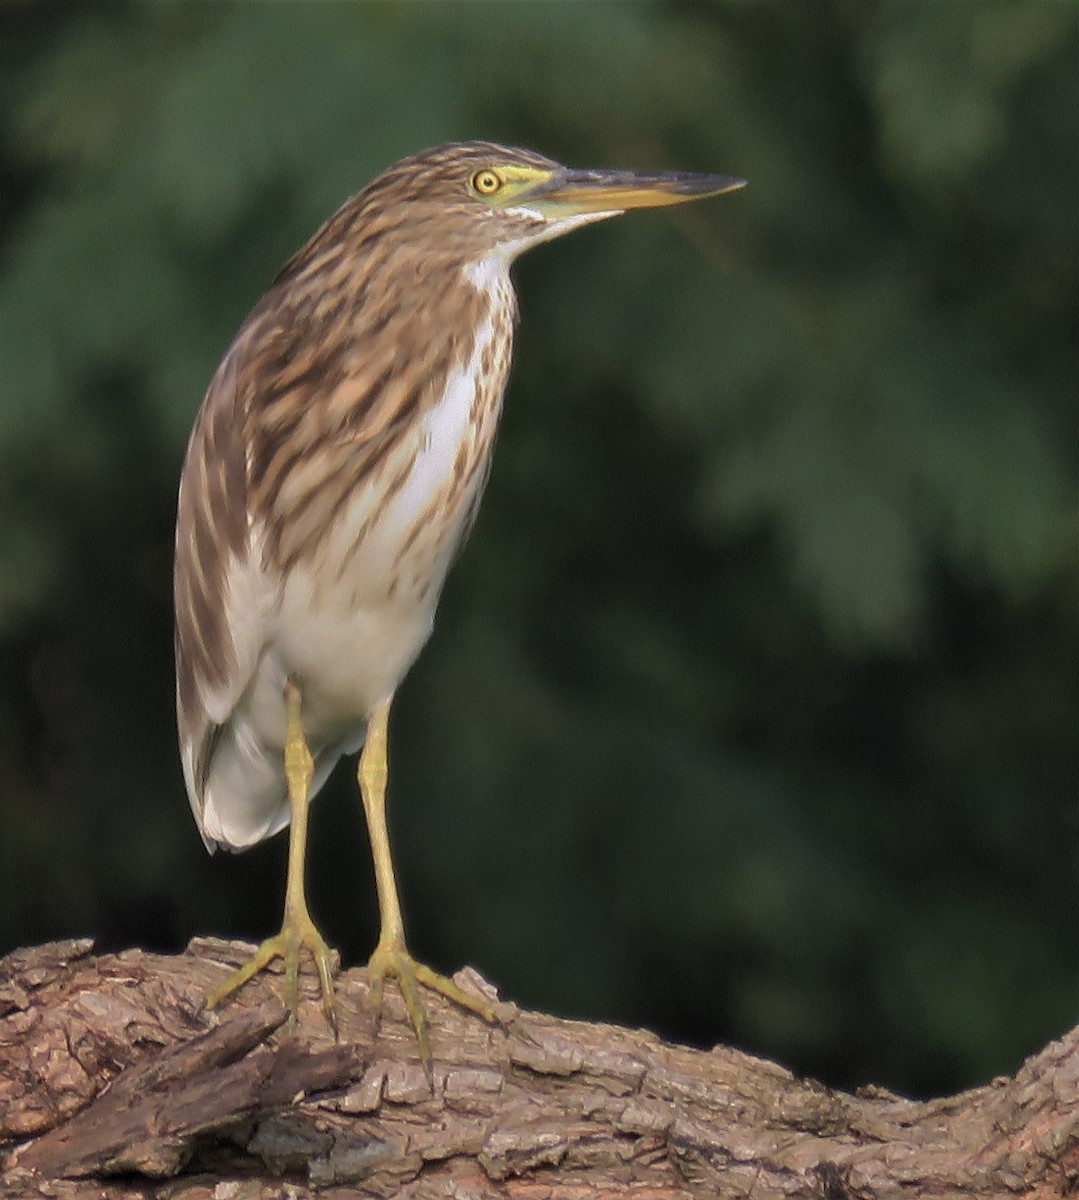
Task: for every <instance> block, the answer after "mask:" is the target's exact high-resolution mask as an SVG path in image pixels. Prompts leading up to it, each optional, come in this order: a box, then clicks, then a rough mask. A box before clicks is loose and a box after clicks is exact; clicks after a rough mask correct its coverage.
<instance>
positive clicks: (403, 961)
mask: <svg viewBox="0 0 1079 1200" xmlns="http://www.w3.org/2000/svg"><path fill="white" fill-rule="evenodd" d="M387 975H392V976H394V977H395V978H396V980H397V984H398V986H399V987H400V989H401V996H402V998H403V999H404V1002H405V1010H406V1011H407V1013H408V1020H409V1023H410V1024H411V1026H412V1028H413V1030H414V1031H415V1033H416V1042H417V1045H418V1047H419V1052H420V1062H421V1063H423V1069H424V1071H425V1072H426V1074H427V1082H428V1083H429V1084H430V1086H431V1090H432V1091H434V1086H435V1078H434V1068H433V1065H432V1059H431V1030H430V1025H429V1023H428V1020H427V1013H426V1011H425V1010H424V1007H423V1001H422V999H421V998H420V987H421V985H422V986H423V987H426V988H430V989H431V990H432V991H434V992H438V993H439V994H440V995H443V996H445V997H446V999H447V1000H451V1001H452V1002H453V1003H454V1004H457V1005H460V1007H462V1008H465V1009H467V1010H468V1011H469V1012H474V1013H476V1015H477V1016H480V1017H482V1018H483V1019H484V1020H485V1021H487V1022H488V1023H489V1024H491V1025H495V1024H498V1023H499V1018H498V1014H497V1013H496V1012H495V1010H494V1007H493V1006H492V1005H491V1004H489V1003H488V1002H487V1001H486V1000H484V999H482V998H481V997H479V996H474V995H472V993H471V992H466V991H465V990H464V989H463V988H461V987H458V986H457V984H456V983H454V981H453V980H452V979H449V978H447V977H446V976H445V975H440V974H439V973H438V972H437V971H432V970H431V968H430V967H428V966H426V965H425V964H423V963H421V962H417V961H416V960H415V959H414V958H413V957H412V955H411V954H409V952H408V951H407V950H406V949H405V947H404V946H403V945H395V944H394V943H392V942H380V943H379V944H378V946H377V947H376V948H375V952H374V954H372V955H371V958H370V961H369V962H368V964H367V981H368V985H367V986H368V992H367V1006H368V1008H369V1009H370V1010H371V1013H372V1015H373V1017H374V1021H375V1036H376V1037H377V1036H378V1030H379V1027H380V1025H381V1021H382V1003H383V999H384V997H385V982H386V976H387Z"/></svg>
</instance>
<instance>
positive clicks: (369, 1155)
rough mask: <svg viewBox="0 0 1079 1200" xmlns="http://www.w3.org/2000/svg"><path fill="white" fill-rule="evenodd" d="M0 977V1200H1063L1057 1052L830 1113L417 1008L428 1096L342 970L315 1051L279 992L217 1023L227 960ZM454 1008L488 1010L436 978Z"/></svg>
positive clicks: (1062, 1061)
mask: <svg viewBox="0 0 1079 1200" xmlns="http://www.w3.org/2000/svg"><path fill="white" fill-rule="evenodd" d="M91 950H92V948H91V945H90V943H89V942H85V941H82V942H65V943H57V944H53V945H49V946H42V947H37V948H35V949H31V950H24V951H18V952H16V953H14V954H12V955H9V956H8V957H7V958H6V959H3V960H0V1196H3V1197H5V1198H7V1197H12V1198H14V1197H37V1196H49V1197H56V1198H58V1200H59V1198H66V1197H76V1196H78V1197H101V1198H102V1200H120V1198H124V1200H127V1198H134V1197H162V1198H164V1197H169V1198H170V1200H176V1198H180V1197H182V1198H184V1200H197V1198H203V1197H205V1198H207V1200H209V1198H210V1197H213V1198H214V1200H268V1198H270V1197H284V1196H289V1197H293V1198H297V1200H299V1198H303V1197H308V1196H314V1195H316V1194H317V1195H319V1196H322V1197H326V1198H331V1197H344V1196H356V1195H357V1194H360V1195H363V1194H370V1195H377V1196H396V1197H415V1198H417V1200H419V1198H421V1197H423V1198H426V1200H436V1198H439V1197H455V1198H457V1200H466V1198H468V1200H471V1198H473V1197H485V1196H497V1197H515V1198H529V1200H540V1198H543V1200H570V1198H574V1200H582V1198H584V1197H601V1198H602V1197H615V1196H619V1197H623V1196H624V1197H630V1198H632V1200H646V1198H647V1200H661V1198H674V1197H679V1198H685V1200H688V1198H690V1197H697V1196H708V1197H717V1196H718V1197H727V1196H731V1197H733V1196H738V1197H750V1196H752V1197H753V1198H754V1200H772V1198H778V1197H814V1198H816V1200H844V1198H847V1200H854V1198H865V1200H868V1198H869V1197H875V1198H886V1197H895V1196H904V1197H910V1196H917V1197H945V1196H947V1197H978V1198H982V1197H1018V1196H1022V1197H1031V1198H1034V1197H1037V1198H1039V1200H1043V1198H1048V1197H1063V1196H1066V1195H1071V1194H1074V1193H1076V1192H1077V1191H1079V1030H1077V1031H1073V1032H1072V1033H1070V1034H1069V1035H1068V1036H1067V1037H1065V1038H1063V1039H1062V1040H1061V1041H1059V1042H1055V1043H1053V1044H1051V1045H1050V1046H1048V1047H1047V1048H1046V1049H1044V1050H1043V1051H1041V1053H1039V1054H1037V1055H1036V1056H1034V1057H1033V1058H1031V1059H1030V1060H1029V1061H1028V1062H1027V1063H1026V1064H1025V1065H1024V1066H1023V1067H1022V1069H1021V1070H1020V1071H1019V1072H1018V1074H1017V1075H1016V1076H1015V1077H1014V1078H1012V1079H997V1080H994V1081H993V1082H992V1083H991V1084H989V1085H987V1086H986V1087H982V1088H977V1089H975V1090H973V1091H969V1092H965V1093H963V1094H961V1095H958V1096H952V1097H949V1098H947V1099H942V1100H934V1101H929V1102H925V1103H919V1102H914V1101H911V1100H905V1099H903V1098H901V1097H899V1096H895V1095H892V1094H890V1093H888V1092H886V1091H883V1090H879V1089H867V1090H864V1091H862V1092H859V1093H858V1094H857V1095H846V1094H844V1093H842V1092H837V1091H834V1090H832V1089H829V1088H826V1087H824V1086H822V1085H821V1084H819V1083H816V1082H814V1081H813V1080H809V1079H799V1078H796V1077H795V1076H794V1075H792V1074H791V1073H790V1072H789V1071H786V1070H784V1069H783V1068H782V1067H779V1066H777V1065H775V1064H773V1063H769V1062H764V1061H762V1060H760V1059H755V1058H751V1057H750V1056H748V1055H745V1054H741V1053H739V1052H737V1051H735V1050H729V1049H725V1048H723V1047H717V1048H716V1049H714V1050H712V1051H698V1050H691V1049H688V1048H685V1047H681V1046H672V1045H668V1044H666V1043H664V1042H661V1041H659V1040H658V1039H656V1038H655V1037H653V1036H651V1035H650V1034H648V1033H645V1032H640V1031H635V1030H628V1029H621V1028H617V1027H614V1026H609V1025H588V1024H583V1023H580V1022H573V1021H560V1020H556V1019H554V1018H552V1017H547V1016H543V1015H540V1014H536V1013H525V1012H519V1011H518V1010H516V1009H515V1008H514V1007H513V1006H511V1005H503V1006H502V1015H503V1019H504V1025H503V1026H502V1027H489V1026H486V1025H484V1024H483V1023H482V1022H481V1021H479V1020H478V1019H476V1018H474V1017H471V1016H468V1015H466V1014H463V1013H460V1012H458V1011H456V1010H454V1009H453V1008H451V1007H450V1006H448V1005H446V1004H444V1003H442V1002H441V1000H440V999H438V998H437V997H434V996H431V997H429V998H428V1000H427V1004H428V1011H429V1013H430V1016H431V1019H432V1032H433V1043H434V1047H435V1064H434V1089H433V1091H432V1090H431V1087H430V1085H429V1083H428V1079H427V1076H426V1075H425V1073H424V1071H423V1069H422V1068H421V1066H420V1064H419V1063H418V1061H417V1058H416V1046H415V1040H414V1038H413V1036H412V1034H411V1032H410V1030H409V1029H408V1027H407V1025H406V1024H405V1023H404V1012H403V1006H402V1005H401V1004H400V1000H399V997H398V995H397V993H396V991H395V989H393V988H392V986H391V987H390V988H388V989H387V1005H386V1007H387V1013H386V1016H385V1018H384V1020H383V1022H382V1027H381V1030H379V1031H378V1033H377V1036H376V1033H375V1030H374V1025H373V1021H372V1019H371V1016H370V1015H369V1013H368V1011H367V1009H366V1007H365V999H366V994H367V990H366V981H365V978H364V973H363V972H362V971H360V970H353V971H348V972H346V973H344V974H343V975H341V976H340V977H339V979H338V1007H339V1016H340V1023H341V1040H340V1042H339V1043H337V1044H335V1043H334V1042H333V1041H332V1039H331V1037H330V1035H329V1031H328V1029H327V1028H326V1025H325V1022H324V1019H323V1017H322V1015H321V1012H320V1010H319V1006H318V1002H317V993H316V989H315V985H314V981H313V980H312V979H310V978H304V980H303V981H302V988H303V1002H302V1005H301V1015H300V1032H299V1034H298V1035H297V1036H293V1037H289V1036H285V1035H284V1033H283V1031H282V1030H281V1029H280V1027H281V1026H282V1024H283V1023H284V1020H285V1015H286V1014H285V1012H284V1010H283V1009H282V1008H281V1006H280V1002H279V1000H278V998H277V995H276V989H277V988H279V987H280V978H279V977H274V976H273V975H269V976H266V975H264V976H262V977H261V978H259V979H257V980H256V981H254V982H253V983H252V984H249V985H248V986H247V987H246V988H244V989H243V990H242V991H241V992H240V994H239V995H238V996H237V997H236V998H235V1000H233V1001H232V1002H230V1003H229V1004H228V1005H227V1006H226V1007H225V1009H224V1010H223V1011H222V1012H220V1013H212V1014H208V1013H204V1012H202V1011H201V1010H200V1003H201V998H202V996H203V995H204V994H205V992H206V991H207V989H208V987H209V985H210V984H211V983H213V982H216V981H218V980H219V979H220V978H221V976H222V973H223V972H224V970H225V969H226V968H227V967H231V966H232V965H234V964H236V963H237V962H238V961H239V960H240V959H241V958H242V957H243V956H245V955H246V954H247V953H248V952H249V950H250V947H247V946H245V945H242V944H239V943H227V942H217V941H202V940H200V941H198V942H196V943H193V944H192V945H191V946H190V947H189V948H188V950H187V952H186V953H184V954H182V955H178V956H175V957H168V956H163V955H155V954H147V953H144V952H142V951H137V950H132V951H128V952H125V953H123V954H117V955H101V956H96V957H95V956H93V955H92V953H91ZM458 978H459V981H460V982H462V984H463V986H466V987H474V988H477V987H478V988H480V989H481V990H485V991H487V992H488V993H489V994H490V989H489V988H488V985H486V984H485V983H484V982H483V981H482V980H481V979H480V978H479V977H478V976H476V975H475V974H474V973H471V972H462V973H461V974H460V975H459V977H458Z"/></svg>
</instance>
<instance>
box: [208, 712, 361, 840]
mask: <svg viewBox="0 0 1079 1200" xmlns="http://www.w3.org/2000/svg"><path fill="white" fill-rule="evenodd" d="M362 744H363V736H362V733H361V734H360V736H359V739H358V740H357V739H356V738H355V737H353V738H350V739H349V740H348V741H346V742H336V743H334V744H332V745H328V746H323V747H319V748H315V747H312V756H313V758H314V760H315V771H314V775H313V777H312V779H311V790H310V795H311V796H312V797H314V796H315V794H316V793H317V792H318V791H319V789H320V788H321V787H322V785H323V784H324V783H325V782H326V780H327V779H328V778H329V775H330V772H331V771H332V770H333V768H334V766H335V765H336V763H337V760H338V759H339V758H340V757H341V756H342V754H346V753H351V752H352V751H354V750H358V749H359V748H360V746H361V745H362ZM290 819H291V812H290V809H289V800H288V784H287V782H286V780H285V756H284V751H283V750H282V748H281V747H280V746H270V745H267V744H266V743H265V742H263V741H262V740H261V739H259V738H258V737H257V735H256V734H255V731H254V730H253V729H252V727H251V725H250V723H249V722H247V721H243V720H236V719H234V720H233V721H230V722H229V724H228V726H227V727H226V728H224V729H222V730H221V732H220V737H219V740H218V741H217V743H216V744H215V746H214V753H213V761H212V763H211V764H210V769H209V772H208V773H207V777H206V781H205V785H204V788H203V803H202V819H201V821H200V825H201V829H202V837H203V841H205V843H206V845H207V847H208V849H210V850H211V851H213V850H216V849H217V848H218V847H219V846H220V847H223V848H224V849H226V850H233V851H240V850H247V849H249V848H250V847H251V846H254V845H255V844H256V843H257V842H261V841H265V839H266V838H269V837H273V835H274V834H275V833H278V832H279V831H280V830H282V829H284V828H285V826H286V825H287V824H288V823H289V820H290Z"/></svg>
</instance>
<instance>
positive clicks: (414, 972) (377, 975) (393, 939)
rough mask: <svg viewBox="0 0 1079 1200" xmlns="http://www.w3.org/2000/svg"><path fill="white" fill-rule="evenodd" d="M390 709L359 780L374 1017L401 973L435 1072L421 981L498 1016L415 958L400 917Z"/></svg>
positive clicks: (369, 744)
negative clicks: (375, 916) (369, 878)
mask: <svg viewBox="0 0 1079 1200" xmlns="http://www.w3.org/2000/svg"><path fill="white" fill-rule="evenodd" d="M389 715H390V705H389V701H387V702H386V703H385V704H383V705H382V706H381V707H379V708H377V709H376V710H375V711H374V712H373V713H372V714H371V717H370V719H369V721H368V723H367V737H366V739H365V741H364V744H363V753H362V754H361V755H360V766H359V771H358V775H359V781H360V795H361V796H362V797H363V810H364V813H365V814H366V816H367V832H368V834H369V835H370V838H371V854H372V856H373V857H374V860H375V885H376V887H377V888H378V910H379V917H380V919H381V932H380V934H379V939H378V945H377V946H376V947H375V952H374V954H372V955H371V959H370V961H369V962H368V964H367V978H368V980H369V983H370V1004H371V1007H372V1009H373V1010H374V1012H375V1017H376V1019H378V1017H379V1016H380V1015H381V1012H382V994H383V985H384V983H385V979H386V976H387V975H394V976H396V977H397V982H398V984H399V986H400V988H401V995H402V996H403V997H404V1001H405V1008H406V1009H407V1010H408V1018H409V1020H410V1021H411V1022H412V1027H413V1029H415V1031H416V1041H417V1042H418V1043H419V1049H420V1060H421V1061H422V1062H423V1065H424V1067H425V1068H426V1070H427V1074H428V1077H430V1076H431V1035H430V1032H429V1031H428V1028H427V1014H426V1013H425V1012H424V1010H423V1004H422V1002H421V1000H420V995H419V985H420V984H423V986H424V987H429V988H431V989H432V990H434V991H436V992H441V993H442V995H443V996H445V997H447V999H449V1000H452V1001H453V1002H454V1003H455V1004H460V1005H461V1006H462V1007H463V1008H467V1009H468V1010H469V1011H471V1012H474V1013H477V1014H478V1015H479V1016H481V1017H483V1019H484V1020H485V1021H491V1022H494V1021H497V1020H498V1017H497V1016H496V1014H495V1011H494V1009H493V1008H492V1007H491V1005H490V1004H488V1003H487V1002H486V1001H484V1000H481V999H480V998H479V997H478V996H472V995H470V994H469V993H468V992H466V991H464V990H463V989H461V988H459V987H458V986H457V984H455V983H454V982H453V980H452V979H447V978H446V976H445V975H439V974H438V973H437V972H436V971H432V970H431V968H430V967H426V966H424V965H423V963H419V962H417V961H416V960H415V959H414V958H413V957H412V955H411V954H409V952H408V949H407V947H406V946H405V926H404V922H403V921H402V920H401V904H400V901H399V900H398V898H397V883H396V881H395V879H394V877H393V859H392V858H391V856H390V839H389V834H388V833H387V831H386V778H387V766H386V751H387V745H386V726H387V722H388V720H389Z"/></svg>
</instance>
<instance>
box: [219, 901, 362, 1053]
mask: <svg viewBox="0 0 1079 1200" xmlns="http://www.w3.org/2000/svg"><path fill="white" fill-rule="evenodd" d="M304 946H306V947H307V949H308V950H309V951H310V952H311V957H312V958H313V959H314V960H315V967H316V969H317V971H318V977H319V987H320V990H321V994H322V1011H323V1012H324V1013H325V1015H326V1020H327V1022H328V1024H329V1026H330V1028H331V1029H332V1030H333V1036H334V1041H337V1040H338V1030H337V1008H336V1005H335V1003H334V991H333V951H332V950H331V949H330V948H329V946H328V945H327V944H326V941H325V939H324V938H323V936H322V934H321V933H319V931H318V929H317V928H316V926H315V923H314V922H313V921H312V920H311V918H310V916H308V915H307V913H306V912H303V913H297V914H292V915H288V916H286V917H285V923H284V925H282V927H281V932H280V933H278V934H275V935H274V936H273V937H271V938H267V939H266V940H265V941H264V942H263V943H262V945H261V946H259V948H258V949H257V950H256V951H255V953H254V954H252V955H251V957H250V958H249V959H248V960H247V962H245V963H244V964H243V966H241V967H240V969H239V970H238V971H235V972H234V973H233V974H232V975H230V976H229V977H228V978H227V979H226V980H225V981H224V982H223V983H221V984H218V986H217V987H216V988H214V990H213V991H212V992H211V993H210V994H209V995H208V996H207V997H206V1001H205V1007H206V1008H216V1007H217V1006H218V1005H219V1004H220V1003H221V1001H222V1000H224V999H225V998H226V997H228V996H231V995H232V993H233V992H235V991H236V990H237V989H239V988H241V987H243V985H244V984H245V983H247V981H248V980H249V979H252V978H253V977H254V976H255V975H257V974H258V973H259V972H260V971H262V970H264V969H265V968H266V967H267V966H269V964H270V963H271V962H273V960H274V959H275V958H280V959H282V960H283V961H284V964H285V1006H286V1007H287V1008H288V1010H289V1018H288V1024H287V1026H286V1029H287V1031H288V1032H289V1033H292V1032H294V1031H295V1029H296V1018H297V1013H298V1011H299V1007H300V950H301V948H302V947H304Z"/></svg>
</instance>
